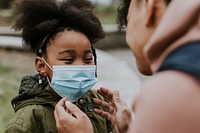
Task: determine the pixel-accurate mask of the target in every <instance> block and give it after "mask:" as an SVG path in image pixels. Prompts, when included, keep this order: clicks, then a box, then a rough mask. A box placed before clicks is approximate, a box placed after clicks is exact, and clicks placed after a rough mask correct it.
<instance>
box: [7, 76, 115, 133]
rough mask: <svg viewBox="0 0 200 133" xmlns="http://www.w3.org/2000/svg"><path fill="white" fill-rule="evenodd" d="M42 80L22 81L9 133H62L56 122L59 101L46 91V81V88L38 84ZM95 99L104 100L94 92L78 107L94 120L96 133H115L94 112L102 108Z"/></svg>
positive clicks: (87, 95) (84, 97) (8, 129)
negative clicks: (56, 106) (55, 115)
mask: <svg viewBox="0 0 200 133" xmlns="http://www.w3.org/2000/svg"><path fill="white" fill-rule="evenodd" d="M38 77H39V76H38V75H35V76H27V77H24V78H23V79H22V82H21V86H20V90H19V95H18V96H16V97H15V98H13V99H12V106H13V108H14V111H15V115H14V117H13V118H12V119H11V120H10V122H9V123H8V124H7V126H6V129H5V133H57V132H58V131H57V129H56V123H55V119H54V107H55V105H56V103H57V102H58V100H57V99H55V97H54V96H53V95H52V94H51V93H49V92H48V91H46V89H45V87H46V86H47V85H48V82H47V81H46V78H44V79H42V80H43V83H42V84H38V80H39V78H38ZM93 98H99V99H103V98H102V97H101V96H100V95H98V94H97V93H96V92H95V91H92V90H90V91H89V92H88V93H87V94H85V95H84V96H83V97H82V98H81V99H79V101H78V102H77V103H76V105H77V106H78V107H79V108H80V109H81V110H82V111H83V112H84V113H85V114H87V116H88V117H89V118H90V121H91V122H92V124H93V128H94V132H95V133H110V132H113V130H112V126H111V123H110V122H108V121H106V120H105V119H104V118H101V117H100V116H98V115H97V114H95V113H94V112H93V110H94V108H101V107H98V106H97V105H94V104H93V101H92V99H93ZM83 124H84V123H83ZM77 128H78V127H77Z"/></svg>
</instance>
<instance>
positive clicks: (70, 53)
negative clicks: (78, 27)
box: [35, 30, 94, 99]
mask: <svg viewBox="0 0 200 133" xmlns="http://www.w3.org/2000/svg"><path fill="white" fill-rule="evenodd" d="M45 61H46V63H48V64H49V66H48V65H47V64H46V63H45ZM65 65H67V66H69V65H81V66H82V65H94V57H93V52H92V49H91V43H90V41H89V39H88V38H87V37H86V36H85V35H84V34H83V33H80V32H77V31H73V30H70V31H67V30H65V31H64V32H60V33H57V34H56V35H55V36H54V37H53V38H52V39H51V40H50V41H49V44H48V45H47V48H46V55H44V56H43V59H42V58H41V57H36V59H35V67H36V69H37V71H38V72H39V73H40V74H41V75H43V76H47V77H48V78H49V80H50V81H51V79H52V76H53V71H52V70H51V68H53V66H65ZM50 67H51V68H50ZM47 90H48V91H50V92H51V93H52V94H53V95H54V96H55V97H56V98H57V99H61V97H60V96H59V95H58V94H56V93H55V91H54V90H53V89H52V88H51V87H50V86H48V88H47Z"/></svg>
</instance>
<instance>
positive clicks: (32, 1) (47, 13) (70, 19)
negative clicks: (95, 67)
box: [13, 0, 105, 59]
mask: <svg viewBox="0 0 200 133" xmlns="http://www.w3.org/2000/svg"><path fill="white" fill-rule="evenodd" d="M14 4H15V5H16V7H17V9H18V10H19V11H20V13H21V16H20V17H19V18H18V20H17V21H16V24H15V25H14V26H13V28H14V29H15V30H16V31H22V38H23V41H24V46H26V47H28V48H29V49H30V50H31V51H33V52H34V53H35V54H36V55H39V51H40V48H41V46H42V45H47V44H43V40H45V38H46V37H47V36H49V35H50V34H52V33H54V34H56V32H61V31H62V30H59V29H63V30H64V29H65V28H67V27H70V29H75V30H78V31H80V32H82V33H83V34H85V35H86V36H87V37H88V38H89V40H90V42H91V44H94V43H96V42H97V41H98V40H100V39H102V38H104V36H105V33H104V31H103V28H102V26H101V23H100V21H99V19H98V18H97V17H96V16H95V15H94V13H93V8H94V7H93V5H92V3H91V2H90V1H88V0H64V1H63V2H60V3H58V2H55V0H16V1H15V2H14ZM52 36H53V34H52ZM47 42H48V41H47ZM92 49H93V52H94V56H96V53H95V50H94V48H93V47H92ZM43 50H44V51H43V52H44V53H45V52H46V47H45V49H43ZM95 59H96V57H95Z"/></svg>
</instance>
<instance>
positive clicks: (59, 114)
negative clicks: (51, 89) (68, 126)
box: [54, 98, 73, 123]
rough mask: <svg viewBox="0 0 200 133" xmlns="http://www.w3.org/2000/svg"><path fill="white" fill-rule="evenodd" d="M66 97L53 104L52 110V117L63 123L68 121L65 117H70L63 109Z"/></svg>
mask: <svg viewBox="0 0 200 133" xmlns="http://www.w3.org/2000/svg"><path fill="white" fill-rule="evenodd" d="M66 100H67V99H66V98H63V99H61V100H60V101H59V102H58V103H57V104H56V106H55V110H54V117H55V119H56V121H57V122H60V123H63V122H68V121H66V119H68V118H70V117H72V116H71V115H69V114H68V112H66V110H65V108H66V107H65V102H66ZM68 120H69V121H72V120H73V117H72V118H70V119H68Z"/></svg>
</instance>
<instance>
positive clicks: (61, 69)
mask: <svg viewBox="0 0 200 133" xmlns="http://www.w3.org/2000/svg"><path fill="white" fill-rule="evenodd" d="M43 60H44V59H43ZM44 62H45V63H46V64H47V65H48V66H49V64H48V63H47V62H46V61H45V60H44ZM49 68H50V69H51V70H52V71H53V77H52V80H51V82H50V81H49V78H48V77H47V80H48V82H49V85H50V86H51V88H52V89H53V90H54V91H55V92H56V93H57V94H58V95H59V96H61V97H66V98H67V99H68V100H69V101H70V102H75V101H78V99H80V98H81V97H82V96H83V95H84V94H86V93H87V92H88V91H89V90H90V89H91V88H92V87H93V86H94V85H95V83H96V82H97V78H96V76H95V72H96V66H95V65H91V66H53V68H51V67H50V66H49Z"/></svg>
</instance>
